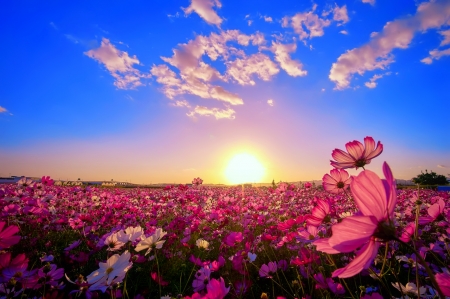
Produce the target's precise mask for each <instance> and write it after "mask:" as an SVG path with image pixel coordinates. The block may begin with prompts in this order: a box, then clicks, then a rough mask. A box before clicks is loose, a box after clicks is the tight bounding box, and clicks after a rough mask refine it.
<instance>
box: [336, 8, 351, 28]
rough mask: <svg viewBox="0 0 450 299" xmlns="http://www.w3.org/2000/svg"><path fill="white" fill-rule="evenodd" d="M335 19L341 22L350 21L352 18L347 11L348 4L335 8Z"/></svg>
mask: <svg viewBox="0 0 450 299" xmlns="http://www.w3.org/2000/svg"><path fill="white" fill-rule="evenodd" d="M333 20H334V21H336V22H341V24H345V23H348V21H349V20H350V19H349V17H348V13H347V5H344V6H342V7H339V6H337V5H336V6H335V7H334V9H333Z"/></svg>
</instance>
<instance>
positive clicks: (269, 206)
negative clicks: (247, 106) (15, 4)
mask: <svg viewBox="0 0 450 299" xmlns="http://www.w3.org/2000/svg"><path fill="white" fill-rule="evenodd" d="M357 146H359V145H357ZM367 148H371V146H370V145H367V144H366V149H367ZM347 150H348V151H349V152H350V153H351V152H352V150H351V148H347ZM372 150H373V148H372ZM370 152H371V151H363V152H362V153H359V154H360V156H358V157H359V158H358V157H356V159H355V161H354V163H353V164H351V163H350V164H351V165H350V164H349V165H350V166H356V167H359V168H361V167H364V166H365V164H368V163H370V159H372V158H374V157H371V156H369V155H370ZM336 153H338V152H336ZM380 153H381V152H380ZM362 155H364V156H365V162H366V163H363V162H364V161H362V158H361V157H362ZM353 156H355V155H353ZM353 156H352V157H353ZM333 157H334V158H335V159H336V160H337V162H336V163H338V162H339V157H338V158H336V155H335V154H333ZM363 158H364V157H363ZM341 162H342V161H341ZM347 162H348V161H347ZM342 163H344V162H342ZM358 163H359V164H358ZM361 164H363V165H361ZM333 166H334V167H335V169H333V170H332V171H331V172H330V174H326V175H325V176H324V179H323V182H324V185H323V187H322V186H320V188H315V187H313V186H312V185H311V184H304V185H301V186H294V185H290V184H287V183H279V184H277V185H276V186H274V187H272V188H265V187H261V188H255V187H252V188H241V187H223V188H212V187H205V186H202V180H201V179H199V178H196V179H194V180H193V186H192V187H189V186H186V185H177V186H167V187H166V188H164V189H143V188H135V189H120V188H117V189H113V188H94V187H86V186H76V187H61V186H54V185H53V180H52V179H51V178H49V177H43V178H42V180H41V182H33V181H31V180H29V179H26V178H24V179H22V180H21V181H19V183H18V184H14V185H12V184H9V185H3V186H1V187H0V211H1V218H0V250H1V251H0V271H1V275H0V298H45V299H57V298H134V299H142V298H158V299H159V298H164V299H166V298H186V299H187V298H273V299H282V298H354V299H356V298H365V299H368V298H372V299H377V298H445V296H450V274H449V272H448V265H449V262H450V259H449V257H450V254H449V253H450V252H449V249H450V248H449V244H448V243H449V238H448V234H449V233H450V228H449V220H450V219H449V218H450V209H449V208H450V207H449V197H450V193H449V192H438V191H433V190H422V189H419V188H417V189H404V190H396V186H395V180H394V178H393V175H392V172H391V170H390V168H389V166H388V165H387V164H384V166H383V172H384V175H385V178H384V179H381V178H379V177H378V176H377V175H376V174H375V173H374V172H371V171H370V170H366V169H361V172H360V173H359V174H358V176H355V177H349V176H348V173H347V172H346V171H345V170H344V169H343V168H345V167H340V166H342V164H341V165H338V164H335V165H333ZM366 167H367V165H366ZM347 168H348V167H347Z"/></svg>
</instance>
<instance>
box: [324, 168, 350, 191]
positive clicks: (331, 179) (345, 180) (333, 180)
mask: <svg viewBox="0 0 450 299" xmlns="http://www.w3.org/2000/svg"><path fill="white" fill-rule="evenodd" d="M330 174H331V175H329V174H328V173H327V174H325V175H324V176H323V178H322V181H323V183H322V186H323V189H325V190H326V191H328V192H330V193H334V194H337V193H340V192H343V191H344V190H345V189H347V188H348V186H349V185H350V182H351V181H352V179H351V177H350V175H349V174H348V172H347V171H345V170H344V169H341V170H339V169H332V170H331V171H330Z"/></svg>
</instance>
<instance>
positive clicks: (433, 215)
mask: <svg viewBox="0 0 450 299" xmlns="http://www.w3.org/2000/svg"><path fill="white" fill-rule="evenodd" d="M444 208H445V202H444V201H443V200H442V198H439V201H438V202H437V203H435V204H433V205H431V206H430V207H429V208H428V215H429V216H424V217H419V224H428V223H430V222H433V221H434V220H436V219H437V218H438V217H439V216H440V215H441V214H442V213H443V212H444Z"/></svg>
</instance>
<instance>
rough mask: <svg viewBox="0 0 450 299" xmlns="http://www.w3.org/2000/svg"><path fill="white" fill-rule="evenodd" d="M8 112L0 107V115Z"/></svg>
mask: <svg viewBox="0 0 450 299" xmlns="http://www.w3.org/2000/svg"><path fill="white" fill-rule="evenodd" d="M6 111H8V110H6V108H3V107H2V106H0V113H3V112H6Z"/></svg>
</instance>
